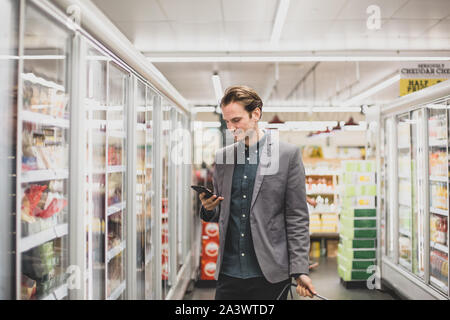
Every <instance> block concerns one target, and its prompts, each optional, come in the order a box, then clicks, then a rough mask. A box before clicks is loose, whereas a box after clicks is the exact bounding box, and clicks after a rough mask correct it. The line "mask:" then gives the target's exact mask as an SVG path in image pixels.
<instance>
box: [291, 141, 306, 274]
mask: <svg viewBox="0 0 450 320" xmlns="http://www.w3.org/2000/svg"><path fill="white" fill-rule="evenodd" d="M285 203H286V212H285V214H286V235H287V246H288V253H289V274H290V275H291V276H292V275H295V274H309V246H310V237H309V212H308V205H307V202H306V185H305V168H304V166H303V162H302V159H301V156H300V149H299V148H297V149H296V150H295V152H294V154H293V155H292V156H291V159H290V161H289V173H288V179H287V185H286V202H285Z"/></svg>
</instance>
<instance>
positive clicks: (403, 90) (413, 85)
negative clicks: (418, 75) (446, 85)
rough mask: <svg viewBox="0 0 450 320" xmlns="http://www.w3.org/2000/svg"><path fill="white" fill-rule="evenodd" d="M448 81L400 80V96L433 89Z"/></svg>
mask: <svg viewBox="0 0 450 320" xmlns="http://www.w3.org/2000/svg"><path fill="white" fill-rule="evenodd" d="M445 80H447V79H400V96H405V95H407V94H410V93H413V92H415V91H419V90H422V89H424V88H427V87H431V86H432V85H435V84H436V83H439V82H442V81H445Z"/></svg>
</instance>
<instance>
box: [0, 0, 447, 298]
mask: <svg viewBox="0 0 450 320" xmlns="http://www.w3.org/2000/svg"><path fill="white" fill-rule="evenodd" d="M1 1H4V3H7V2H8V3H9V1H6V0H1ZM26 2H27V3H32V2H33V1H26ZM36 2H39V0H36ZM49 2H50V3H53V4H55V6H56V7H58V8H60V9H61V10H63V11H65V9H66V7H67V5H68V4H70V3H72V2H74V1H69V0H55V1H52V0H50V1H49ZM75 2H76V1H75ZM75 2H74V3H75ZM79 3H81V4H83V6H82V7H83V8H90V9H92V11H91V12H90V13H89V14H90V15H91V18H92V16H94V17H99V21H102V22H103V23H104V21H108V23H104V25H107V26H108V27H109V28H110V32H111V33H110V35H112V34H114V33H116V34H119V35H120V37H122V36H123V39H126V41H128V42H129V45H130V48H133V50H137V52H139V53H140V54H141V55H142V57H145V61H146V62H147V63H148V64H149V65H151V66H152V67H155V68H156V69H157V72H158V73H160V75H161V79H164V80H163V82H164V81H167V83H168V84H169V85H170V86H173V88H174V89H175V91H176V92H177V94H175V96H177V97H178V94H179V97H180V101H183V102H185V103H186V105H188V106H189V111H190V117H189V121H191V122H192V128H193V129H192V130H193V131H194V132H195V135H194V141H193V147H194V148H193V151H194V152H193V154H194V157H195V158H194V164H193V166H192V183H193V184H194V183H196V184H205V185H208V177H209V178H210V177H211V174H210V172H211V171H210V170H211V169H212V165H213V157H214V152H215V150H217V149H218V148H220V147H221V146H222V135H221V132H220V130H223V129H224V128H225V126H224V123H223V122H221V115H220V108H218V106H217V103H218V101H219V99H220V97H221V95H222V93H223V91H224V90H225V89H226V88H227V87H228V86H231V85H247V86H250V87H252V88H253V89H255V90H256V92H258V93H259V94H260V96H261V97H262V99H263V102H264V107H263V116H262V119H261V126H262V127H263V128H268V129H276V130H277V131H278V133H279V135H280V139H281V140H283V141H286V142H289V143H292V144H295V145H296V146H298V147H299V148H301V149H302V157H303V162H304V164H305V169H306V172H307V189H308V190H310V191H309V194H308V195H309V196H311V197H313V198H315V199H316V201H317V202H318V208H319V209H317V210H316V211H320V212H322V213H319V214H317V215H314V211H315V208H312V207H310V211H311V213H312V215H311V217H313V219H312V220H314V222H313V223H312V226H313V230H312V231H311V233H312V236H311V239H312V246H311V254H310V255H311V261H313V262H318V263H319V264H318V266H317V267H315V268H314V269H312V270H311V276H312V279H313V281H314V283H315V284H316V288H317V289H318V291H319V292H320V293H321V294H323V295H324V296H326V297H328V298H330V299H399V298H408V295H407V293H408V290H409V288H408V287H403V288H397V289H398V290H394V289H395V288H391V287H386V286H383V290H369V289H367V286H366V285H362V286H361V283H359V284H358V285H357V286H356V288H349V287H351V283H350V282H352V281H346V282H343V281H342V279H341V277H340V275H339V274H338V262H337V255H338V244H339V239H340V230H339V212H340V211H341V208H340V206H341V203H340V190H341V189H340V185H341V184H342V181H341V176H340V174H341V173H342V169H343V165H342V161H345V160H373V161H375V162H376V160H377V157H376V155H377V151H378V150H377V148H379V147H380V145H377V141H379V140H377V139H378V138H379V136H378V134H379V133H380V129H381V128H382V124H381V123H380V120H379V118H377V117H374V116H372V113H373V110H375V109H376V110H379V109H378V108H380V107H382V106H386V105H389V104H391V103H393V102H395V101H397V99H399V97H400V96H401V95H402V94H401V92H400V91H401V88H400V77H399V72H400V69H401V68H403V67H405V66H407V65H410V64H414V63H416V64H417V63H419V62H420V61H422V60H421V59H420V57H425V58H436V59H437V61H438V62H444V63H446V64H447V65H448V64H449V60H450V32H449V30H450V1H448V0H427V1H425V0H315V1H307V0H291V1H286V0H263V1H261V0H244V1H242V0H192V1H184V0H128V1H123V0H80V2H79ZM85 4H87V5H86V6H85ZM11 12H13V10H11ZM14 12H15V13H14V14H12V15H11V16H7V17H6V18H5V19H1V20H2V21H3V22H4V23H5V26H6V25H8V28H10V30H13V31H14V33H18V32H19V31H18V30H16V29H17V28H18V26H17V25H16V24H15V23H14V21H17V20H18V19H19V18H18V16H16V15H15V14H16V13H17V11H14ZM27 14H28V16H27V24H26V26H27V27H26V28H27V29H26V31H27V32H26V34H25V37H24V40H25V43H26V44H25V49H28V50H30V51H29V52H33V50H34V49H35V50H36V52H37V53H39V54H46V51H45V49H44V50H42V48H47V47H50V48H57V49H58V50H59V51H58V50H57V51H58V52H59V53H61V52H64V50H68V47H67V46H66V45H67V44H66V43H65V42H64V41H65V39H64V37H65V35H64V34H62V33H61V35H60V34H57V31H55V32H54V33H52V35H51V36H50V37H48V39H46V38H45V37H44V36H43V35H44V34H45V33H46V30H47V29H48V30H54V29H53V28H54V26H53V24H52V23H42V21H43V16H41V15H40V14H39V13H35V12H34V11H33V10H30V11H29V12H28V13H27ZM83 14H84V13H83V12H81V22H82V24H83ZM5 15H7V14H5ZM0 16H1V14H0ZM46 17H47V16H46ZM0 25H1V22H0ZM90 27H91V30H89V31H90V32H93V33H94V32H95V31H94V28H92V25H90ZM8 28H6V27H5V30H7V29H8ZM120 37H118V38H120ZM105 39H106V38H102V39H101V38H98V39H97V40H98V41H99V42H100V43H103V42H105V41H108V40H105ZM121 39H122V38H121ZM11 41H13V40H11ZM104 44H105V46H106V47H108V44H107V43H104ZM11 47H17V44H11ZM109 48H110V50H111V51H112V52H115V48H116V47H114V46H111V47H109ZM130 50H131V49H130ZM54 52H55V51H50V53H51V54H54ZM1 54H2V52H0V59H1V57H2V56H1ZM117 54H118V56H120V53H117ZM95 55H97V52H96V53H95ZM5 56H6V55H5ZM439 57H441V59H439ZM44 61H45V60H43V61H38V62H36V61H34V62H33V60H31V59H30V60H28V62H27V61H26V60H25V67H27V66H28V67H29V71H30V72H31V71H33V72H36V73H40V74H46V72H47V69H48V68H49V67H48V66H47V65H46V63H45V62H44ZM141 62H142V60H140V61H139V62H136V63H141ZM425 62H426V63H430V61H425ZM432 62H433V61H431V63H432ZM49 65H51V63H50V64H49ZM9 67H10V68H11V70H12V69H15V68H17V67H18V66H17V65H16V64H14V65H12V66H9ZM50 69H51V67H50ZM56 69H58V68H56ZM60 70H64V67H63V66H61V67H60ZM53 71H54V70H53ZM49 74H51V72H50V73H49ZM1 76H3V74H2V75H1ZM59 76H60V77H61V78H60V79H57V80H58V81H60V82H64V81H65V80H66V78H65V76H64V74H63V73H60V74H59ZM118 77H120V76H118ZM447 78H450V74H449V75H448V76H447ZM0 79H1V78H0ZM10 79H11V77H8V76H5V81H3V83H5V84H7V83H8V81H10ZM55 81H56V80H55ZM11 86H13V84H11V85H8V84H7V85H5V86H3V87H6V88H9V87H11ZM92 86H93V84H91V89H88V90H91V91H95V90H93V88H94V87H92ZM3 87H2V88H3ZM147 90H148V89H147ZM144 91H145V89H144ZM147 92H148V91H147ZM144 96H145V94H144ZM116 98H117V99H118V100H121V99H122V100H123V99H125V98H123V97H116ZM0 99H1V100H0V101H4V103H5V104H10V103H11V101H10V100H11V98H10V95H9V94H2V96H0ZM144 100H145V97H144ZM147 102H148V100H147ZM143 104H144V105H145V102H144V103H143ZM181 113H182V112H180V117H181ZM375 113H376V112H375ZM447 113H448V112H447ZM117 116H118V117H119V118H120V117H122V116H123V115H117ZM2 117H4V119H7V118H11V117H12V116H11V115H8V114H6V113H3V114H2ZM145 117H146V116H144V118H145ZM169 117H170V115H169V114H164V119H160V120H167V119H169ZM447 117H448V116H447ZM121 119H122V118H121ZM153 120H154V119H152V121H153ZM183 121H184V118H183ZM186 121H187V119H186ZM447 121H448V119H447ZM144 122H145V121H144ZM183 123H184V122H183ZM447 123H448V122H447ZM383 128H384V127H383ZM4 130H5V134H2V135H1V136H3V137H5V141H8V143H10V141H13V140H14V139H13V136H9V135H11V134H10V132H6V131H7V130H6V129H4ZM13 135H14V134H13ZM144 140H145V138H144ZM121 143H124V141H120V142H118V144H119V145H120V144H121ZM165 147H167V145H165V146H164V148H165ZM167 148H168V147H167ZM167 150H168V149H167ZM446 152H448V148H447V150H446ZM3 153H5V154H6V151H5V152H3ZM161 163H162V164H163V161H161ZM163 165H167V162H166V163H165V164H163ZM5 170H6V171H2V172H1V174H2V176H3V174H4V172H8V171H12V170H13V166H11V168H6V169H5ZM168 172H169V171H167V174H168ZM324 172H326V174H322V173H324ZM308 173H309V174H308ZM376 174H377V179H380V176H378V175H379V174H380V172H378V171H377V172H376ZM5 177H6V176H5ZM164 178H165V179H170V178H168V177H167V176H163V179H164ZM308 178H310V179H308ZM5 179H6V178H5ZM121 179H125V178H123V177H122V178H121ZM167 181H168V180H166V181H165V182H166V183H165V184H164V182H163V185H164V187H163V188H165V189H164V190H162V192H166V193H167V195H168V194H169V193H170V192H172V190H169V187H168V185H170V182H169V183H167ZM184 181H186V180H184ZM378 181H379V180H378ZM121 183H123V185H125V180H122V182H121ZM447 186H448V181H447ZM179 190H180V189H177V191H179ZM13 192H14V190H11V192H10V193H13ZM321 194H322V195H321ZM377 195H378V193H377ZM0 196H1V197H3V196H4V195H3V194H2V195H0ZM191 196H193V197H194V196H195V194H191ZM5 197H6V196H5ZM124 197H125V195H124ZM167 197H169V196H167ZM447 197H448V196H447ZM185 198H188V196H187V197H185ZM185 198H183V200H182V201H180V203H182V202H183V201H184V200H185ZM5 199H6V198H5ZM192 201H193V203H192V206H191V209H192V210H191V211H192V212H189V215H195V214H196V210H198V202H196V201H195V200H192ZM377 201H379V200H377ZM447 201H448V200H447ZM5 203H9V202H8V201H5ZM183 204H184V207H183V208H186V207H188V205H189V204H191V203H190V202H189V203H188V202H186V203H184V202H183ZM153 205H154V204H153ZM331 205H333V206H331ZM162 206H163V207H164V204H162ZM152 208H153V207H152ZM6 210H7V211H11V212H13V208H6ZM323 213H325V214H323ZM377 214H378V215H380V212H378V213H377ZM333 215H334V216H333ZM318 217H319V218H318ZM447 217H448V211H447ZM177 219H178V217H177ZM316 219H318V220H316ZM447 220H448V218H447ZM179 221H181V220H179ZM187 221H190V220H185V221H184V222H186V223H188V222H187ZM193 221H194V222H195V223H196V224H197V225H196V226H191V227H190V229H188V230H189V231H187V232H191V233H192V234H193V235H194V237H196V239H194V240H193V241H192V243H189V244H190V245H192V250H194V251H196V252H195V253H194V255H193V258H192V259H193V269H194V271H193V274H194V275H195V279H194V280H195V281H192V282H191V283H190V284H189V285H188V286H187V287H185V288H184V289H185V290H186V293H185V294H184V295H183V294H181V298H184V299H212V298H213V297H214V281H212V280H211V278H212V277H211V274H209V275H205V272H204V270H203V268H204V266H205V264H206V263H208V262H211V261H212V260H211V259H209V258H207V257H206V258H205V257H204V256H205V247H204V244H203V242H202V240H204V239H202V237H203V236H205V234H204V232H205V231H204V225H201V222H200V221H199V220H193ZM124 225H125V224H124ZM377 227H378V229H379V225H378V226H377ZM182 228H183V231H180V230H179V229H176V230H175V232H177V233H179V234H181V233H182V232H185V231H184V227H182ZM180 229H181V228H180ZM2 230H3V229H2ZM8 230H9V229H8ZM171 230H172V231H173V229H171ZM446 232H447V238H446V242H447V253H446V256H447V260H446V261H447V271H446V272H447V288H446V292H444V293H443V291H442V290H441V289H439V290H437V289H436V287H434V288H432V289H430V290H435V291H436V292H437V293H436V294H434V296H436V297H438V298H440V299H448V298H449V292H448V230H447V231H446ZM379 234H380V233H379ZM184 236H186V235H185V234H184V235H183V237H184ZM7 241H8V243H6V240H5V242H4V244H5V247H8V248H9V247H14V244H13V243H9V242H11V239H10V238H9V237H8V239H7ZM377 241H378V245H380V243H381V242H380V239H378V240H377ZM13 242H14V241H13ZM160 244H161V243H160ZM183 245H187V244H183ZM163 246H164V243H163ZM177 246H179V247H181V246H182V244H181V241H180V242H179V243H177V244H175V245H174V246H172V244H171V247H170V251H171V252H172V251H176V250H177ZM185 249H186V248H184V247H183V250H185ZM378 249H379V250H381V249H380V248H378ZM167 250H169V249H167ZM185 252H187V249H186V250H185ZM171 254H172V253H171ZM175 255H176V254H175ZM380 256H381V253H380V252H379V251H377V257H380ZM183 258H184V257H183ZM8 259H9V256H8V255H7V254H0V266H1V265H3V264H4V265H7V264H8V263H9V262H8V261H9V260H8ZM121 259H123V258H121ZM163 259H164V258H163ZM208 259H209V260H208ZM180 260H181V258H180ZM180 260H179V261H180ZM124 261H125V260H122V262H121V263H123V264H124ZM157 261H158V260H157ZM158 262H160V261H158ZM8 266H9V267H8V269H6V268H5V269H3V270H4V272H3V274H2V277H3V279H6V277H9V274H13V273H14V271H13V269H14V267H13V266H11V265H10V264H8ZM175 267H176V268H175V269H176V270H171V271H170V272H171V273H170V276H168V278H169V281H167V279H165V280H163V284H162V285H161V286H162V287H163V288H162V289H161V288H160V289H158V290H160V291H162V292H163V294H162V295H159V297H163V296H164V295H165V294H167V293H168V292H170V295H169V297H173V296H180V294H179V293H178V294H177V293H173V292H172V291H171V289H173V288H178V286H177V284H176V281H175V280H176V278H177V274H176V273H177V272H179V271H180V269H182V268H183V266H182V265H181V264H179V265H177V266H175ZM190 267H192V266H190ZM154 268H159V267H154ZM167 268H169V267H167ZM172 269H173V268H172ZM158 270H159V269H158ZM165 271H166V272H168V271H167V270H165ZM120 272H122V273H121V275H120V279H121V280H123V281H125V280H124V279H125V278H126V279H127V281H128V279H130V278H129V277H128V276H125V273H126V272H127V271H126V270H125V269H124V268H122V267H121V269H120ZM146 272H147V271H145V272H144V271H143V270H141V272H140V273H138V275H137V277H138V279H139V277H141V276H142V279H143V280H142V281H145V278H146V276H147V273H146ZM151 272H154V270H152V271H151ZM158 272H160V273H162V271H161V270H159V271H158ZM408 277H410V276H409V275H408ZM103 278H104V274H102V275H100V276H97V277H96V279H95V280H94V284H91V287H95V286H96V284H98V285H99V286H105V282H108V281H109V280H108V279H106V278H105V279H103ZM166 278H167V277H166ZM174 279H175V280H174ZM154 280H155V279H153V280H152V281H153V282H152V284H151V286H152V287H151V288H154V286H155V282H156V281H154ZM170 281H173V282H172V283H171V284H170ZM414 281H415V282H420V281H421V280H417V279H415V280H414ZM4 282H8V283H10V282H11V281H10V280H6V281H4ZM359 282H364V281H359ZM121 283H124V282H121ZM349 283H350V285H349ZM14 285H17V284H14ZM14 285H11V286H9V287H8V289H7V290H4V292H7V291H8V292H11V291H12V289H11V288H10V287H13V286H14ZM139 286H142V287H143V288H141V289H139V290H141V291H149V290H150V289H149V287H148V286H147V284H145V285H144V284H143V283H141V284H139ZM423 286H428V287H430V284H429V283H427V284H426V285H425V284H424V285H423ZM19 287H20V284H19ZM378 289H381V287H378ZM123 290H124V291H123V292H124V293H123V296H121V297H122V298H124V297H126V296H127V295H128V293H127V291H126V290H125V289H123ZM127 290H128V282H127ZM111 291H112V290H111V289H110V288H109V289H108V290H107V291H106V292H108V293H111ZM0 292H2V291H1V290H0ZM102 294H103V296H102V295H101V294H100V296H101V297H102V298H105V293H102ZM402 294H404V295H402ZM19 295H20V294H19ZM91 295H92V294H91ZM108 295H109V294H106V296H108ZM294 295H295V293H294ZM94 296H95V293H94ZM148 296H152V297H154V294H153V293H150V294H149V295H148ZM430 296H431V295H430ZM2 297H9V294H3V296H2ZM143 297H146V295H143ZM427 297H428V296H427ZM294 299H298V297H295V298H294Z"/></svg>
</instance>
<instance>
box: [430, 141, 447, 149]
mask: <svg viewBox="0 0 450 320" xmlns="http://www.w3.org/2000/svg"><path fill="white" fill-rule="evenodd" d="M447 143H448V142H447V139H445V140H430V141H429V143H428V145H429V146H430V147H442V148H446V147H447Z"/></svg>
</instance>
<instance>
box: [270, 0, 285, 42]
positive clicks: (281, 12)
mask: <svg viewBox="0 0 450 320" xmlns="http://www.w3.org/2000/svg"><path fill="white" fill-rule="evenodd" d="M288 9H289V0H279V3H278V9H277V14H276V17H275V22H274V24H273V28H272V36H271V37H270V43H271V44H272V45H276V44H277V43H278V41H279V40H280V37H281V31H282V30H283V26H284V22H285V21H286V16H287V13H288Z"/></svg>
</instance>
